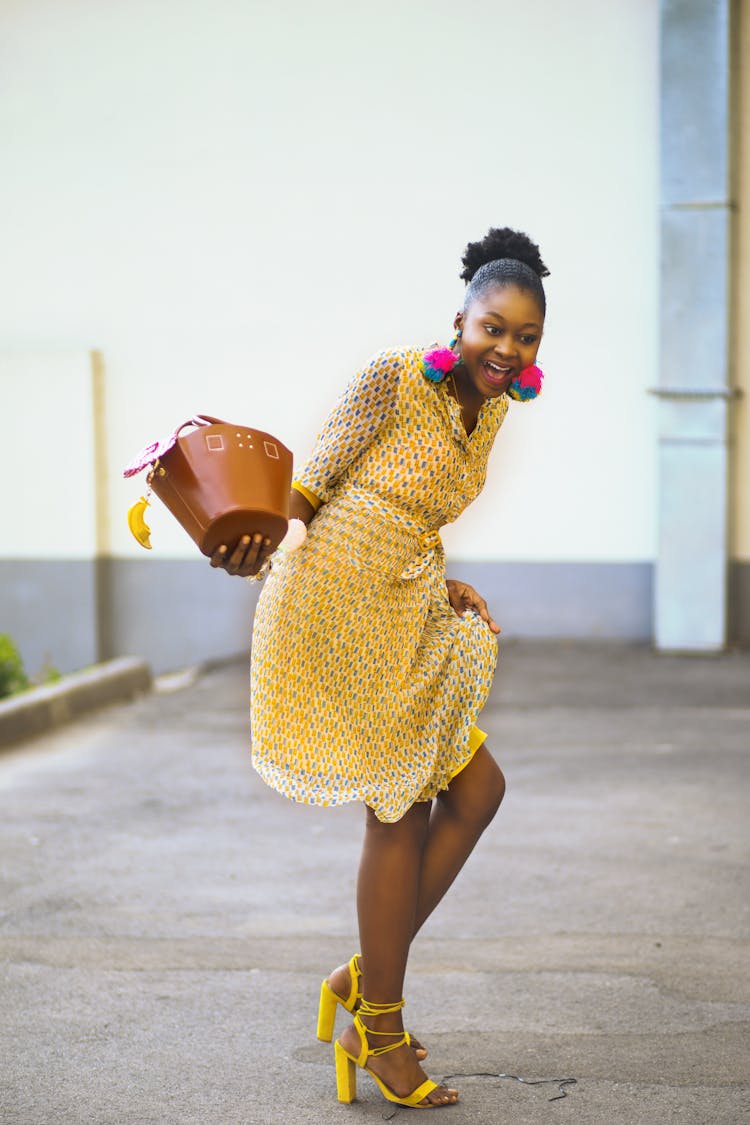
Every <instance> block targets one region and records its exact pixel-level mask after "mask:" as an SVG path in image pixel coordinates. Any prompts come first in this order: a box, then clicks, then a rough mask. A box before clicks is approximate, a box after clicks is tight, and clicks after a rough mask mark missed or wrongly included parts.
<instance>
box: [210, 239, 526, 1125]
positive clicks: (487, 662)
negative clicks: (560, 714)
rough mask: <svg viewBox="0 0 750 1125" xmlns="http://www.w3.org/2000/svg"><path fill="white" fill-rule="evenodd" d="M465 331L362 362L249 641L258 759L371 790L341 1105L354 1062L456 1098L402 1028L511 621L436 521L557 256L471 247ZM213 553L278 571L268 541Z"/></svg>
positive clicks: (496, 418)
mask: <svg viewBox="0 0 750 1125" xmlns="http://www.w3.org/2000/svg"><path fill="white" fill-rule="evenodd" d="M464 265H465V270H464V274H463V276H464V277H466V279H467V280H468V281H469V286H468V289H467V293H466V300H465V303H464V307H463V308H462V309H461V311H460V312H459V313H458V314H457V316H456V318H455V324H454V327H455V329H456V337H455V339H454V340H452V341H451V344H450V345H449V346H448V347H445V348H439V349H437V350H432V351H429V352H425V350H424V349H423V348H415V347H405V348H398V349H390V350H387V351H384V352H381V353H380V354H379V355H378V356H376V357H375V359H373V360H371V361H370V363H368V364H366V365H365V366H364V367H363V368H362V370H361V371H360V372H359V373H358V374H357V375H355V377H354V379H353V380H352V381H351V382H350V384H349V386H348V387H347V388H346V390H345V391H344V393H343V395H342V397H341V398H340V400H339V402H338V403H337V404H336V406H335V407H334V409H333V411H332V412H331V414H330V416H329V418H328V420H327V422H326V423H325V426H324V427H323V431H322V433H321V434H320V436H319V438H318V441H317V444H316V446H315V449H314V450H313V453H312V456H311V457H310V459H309V460H308V462H307V463H306V464H305V465H304V466H303V467H302V469H301V470H300V471H299V472H298V473H297V476H296V479H295V482H294V487H293V490H292V495H291V499H290V510H291V514H292V515H293V516H296V517H298V518H300V519H302V520H304V522H305V523H306V524H307V525H308V527H309V530H308V535H307V538H306V540H305V542H304V543H303V545H302V547H301V548H300V549H299V550H298V551H296V552H295V553H293V554H289V555H287V556H285V557H284V559H283V560H282V562H281V564H280V565H279V564H278V563H277V562H276V560H275V559H274V562H273V567H272V569H271V571H270V576H269V578H268V581H267V583H266V585H265V587H264V589H263V591H262V593H261V596H260V598H259V600H258V607H257V612H256V617H255V624H254V629H253V648H252V742H253V746H252V751H253V764H254V766H255V768H256V769H257V770H258V772H259V773H260V775H261V777H263V779H264V780H265V781H266V782H267V783H268V784H269V785H271V786H272V787H273V788H274V789H277V790H278V791H279V792H281V793H283V794H285V795H286V796H288V797H290V798H291V799H293V800H295V801H301V802H305V803H308V804H318V805H337V804H341V803H343V802H346V801H355V800H357V801H361V802H362V803H363V804H364V805H365V809H366V828H365V843H364V850H363V854H362V861H361V865H360V871H359V885H358V895H357V908H358V914H359V925H360V939H361V943H362V945H361V948H362V953H361V955H355V956H354V957H353V958H352V959H351V960H350V962H349V964H348V965H342V966H341V967H340V968H339V969H337V970H335V971H334V972H333V973H332V974H331V975H330V976H329V977H328V978H327V979H326V980H325V981H324V982H323V988H322V992H321V1003H320V1013H319V1019H318V1035H319V1037H321V1038H323V1039H330V1038H331V1037H332V1033H333V1024H334V1018H335V1013H336V1007H337V1005H341V1006H342V1007H344V1008H345V1009H346V1010H347V1011H349V1012H352V1013H354V1023H353V1025H352V1026H351V1027H349V1028H348V1029H347V1030H345V1031H344V1032H343V1034H342V1035H341V1037H340V1039H339V1040H338V1042H337V1044H336V1076H337V1084H338V1093H339V1098H340V1100H342V1101H351V1100H352V1098H353V1096H354V1094H355V1076H356V1070H355V1064H358V1065H359V1066H363V1067H365V1068H366V1069H367V1070H368V1071H369V1073H370V1074H371V1075H372V1076H373V1078H374V1079H375V1081H376V1082H377V1083H378V1085H379V1087H380V1089H381V1090H382V1092H383V1093H384V1095H385V1096H386V1098H388V1099H389V1100H390V1101H395V1102H399V1103H402V1104H405V1105H421V1106H424V1107H428V1106H432V1107H435V1106H440V1105H447V1104H451V1103H453V1102H455V1101H456V1099H457V1094H456V1092H455V1091H454V1090H451V1089H448V1088H447V1087H445V1086H440V1085H436V1084H435V1083H434V1082H431V1081H430V1080H429V1079H427V1078H426V1076H425V1073H424V1071H423V1070H422V1068H421V1066H420V1062H421V1060H422V1058H423V1057H424V1053H425V1052H424V1050H423V1048H421V1046H419V1045H418V1043H417V1042H416V1040H413V1039H412V1038H411V1037H410V1036H409V1035H408V1034H407V1033H406V1032H405V1031H404V1028H403V1023H402V1016H401V1009H402V1007H403V1000H402V999H401V992H402V987H403V980H404V973H405V969H406V962H407V957H408V953H409V947H410V944H411V941H412V939H413V937H414V935H415V934H416V932H417V931H418V930H419V929H420V927H421V926H422V924H423V922H424V921H425V920H426V919H427V918H428V917H429V915H430V914H431V913H432V911H433V910H434V909H435V907H436V906H437V905H438V903H439V902H440V901H441V899H442V898H443V896H444V895H445V893H446V891H447V890H448V888H449V887H450V885H451V883H452V882H453V880H454V879H455V877H456V875H457V874H458V872H459V871H460V870H461V868H462V867H463V865H464V863H465V862H466V860H467V859H468V857H469V855H470V854H471V852H472V850H473V848H474V846H475V844H476V842H477V840H478V839H479V837H480V836H481V834H482V832H483V831H484V829H485V828H486V827H487V825H488V824H489V823H490V821H491V820H492V818H493V817H494V815H495V813H496V812H497V809H498V807H499V805H500V802H501V800H502V797H503V793H504V788H505V782H504V778H503V774H502V772H501V770H500V768H499V766H498V765H497V763H496V762H495V759H494V757H493V756H492V754H491V753H490V751H489V749H488V748H487V745H486V735H485V734H484V732H483V731H482V730H481V729H480V728H479V726H478V725H477V719H478V716H479V714H480V712H481V709H482V707H483V706H484V703H485V700H486V698H487V694H488V692H489V689H490V685H491V683H492V677H493V674H494V670H495V664H496V660H497V634H498V633H499V632H500V628H499V626H498V625H497V623H496V622H495V621H494V619H493V617H492V615H491V613H490V611H489V608H488V606H487V603H486V602H485V600H484V598H482V597H481V595H480V594H479V593H477V591H476V590H474V589H473V588H472V587H471V586H469V585H467V584H466V583H464V582H461V581H457V580H454V579H447V578H446V574H445V558H444V554H443V549H442V544H441V541H440V534H439V531H440V528H441V527H443V526H444V525H445V524H447V523H450V522H452V521H453V520H455V519H456V518H457V517H458V516H459V515H460V514H461V512H462V511H463V510H464V508H466V506H467V505H468V504H470V503H471V502H472V500H473V499H474V498H475V497H476V496H477V495H478V494H479V492H480V491H481V490H482V487H483V485H484V482H485V477H486V471H487V458H488V456H489V453H490V450H491V448H492V444H493V442H494V440H495V436H496V434H497V432H498V430H499V428H500V426H501V424H502V423H503V421H504V419H505V417H506V415H507V413H508V409H509V400H510V398H511V397H515V398H517V399H521V400H522V401H523V400H524V399H526V398H529V397H533V395H535V394H536V393H537V392H538V390H539V388H540V386H541V373H540V372H539V371H538V368H536V367H535V366H534V361H535V360H536V355H537V350H538V348H539V343H540V340H541V337H542V331H543V328H544V309H545V302H544V292H543V290H542V285H541V280H540V278H541V276H543V275H544V274H546V272H547V271H546V267H545V266H544V263H543V262H542V261H541V259H540V258H539V252H538V250H537V248H536V247H535V246H534V244H533V243H532V242H531V241H530V240H529V239H528V238H527V237H526V236H525V235H522V234H519V233H517V232H515V231H509V230H507V229H506V230H492V231H490V232H489V234H488V236H487V237H486V238H485V239H483V240H482V242H481V243H472V244H470V246H469V247H467V251H466V255H465V257H464ZM255 531H256V529H254V528H248V535H247V536H246V537H244V539H243V540H242V541H241V542H240V543H239V544H238V545H237V546H236V547H232V546H231V545H227V546H226V547H224V548H221V549H220V550H219V551H217V553H216V555H215V556H214V558H213V559H212V563H213V565H214V566H220V567H223V568H224V569H226V570H227V571H228V572H229V573H231V574H244V575H247V576H255V575H257V574H259V573H261V574H262V573H263V572H264V571H267V570H268V554H269V552H268V550H267V549H266V547H265V545H264V544H263V542H262V537H261V536H257V535H254V534H253V532H255Z"/></svg>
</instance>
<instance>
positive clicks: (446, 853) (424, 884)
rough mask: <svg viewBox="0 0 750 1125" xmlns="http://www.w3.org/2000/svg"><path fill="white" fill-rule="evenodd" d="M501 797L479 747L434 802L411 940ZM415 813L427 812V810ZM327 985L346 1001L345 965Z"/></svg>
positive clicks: (493, 766) (497, 777)
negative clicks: (344, 997) (329, 984)
mask: <svg viewBox="0 0 750 1125" xmlns="http://www.w3.org/2000/svg"><path fill="white" fill-rule="evenodd" d="M504 793H505V778H504V777H503V773H502V770H501V769H500V767H499V766H498V765H497V763H496V762H495V759H494V758H493V757H492V755H491V754H490V752H489V750H488V749H487V746H486V745H482V746H480V747H479V749H478V750H477V751H476V753H475V754H474V757H473V758H472V759H471V761H470V762H469V764H468V765H467V766H466V768H465V769H463V770H462V771H461V773H459V774H458V775H457V776H456V777H455V778H454V779H453V781H452V782H451V783H450V785H449V787H448V789H445V790H443V791H442V792H441V793H440V794H439V796H438V797H437V798H436V800H435V802H434V805H433V809H432V814H431V816H430V821H429V825H428V826H427V835H426V839H425V842H424V846H423V851H422V862H421V868H420V872H419V884H418V891H417V896H416V910H415V915H414V929H413V931H412V935H411V936H412V937H414V935H415V934H416V933H417V931H418V930H419V929H420V928H421V926H422V925H423V924H424V922H425V921H426V919H427V918H429V916H430V914H432V912H433V910H434V909H435V907H436V906H437V905H438V903H439V902H440V900H441V899H442V898H443V896H444V895H445V893H446V891H447V890H448V889H449V887H450V886H451V884H452V883H453V881H454V880H455V878H456V876H457V875H458V873H459V871H460V870H461V868H462V867H463V866H464V864H465V863H466V861H467V859H468V858H469V856H470V855H471V853H472V851H473V850H474V848H475V846H476V844H477V841H478V840H479V837H480V836H481V835H482V833H483V831H484V829H485V828H486V827H487V825H488V824H489V823H490V822H491V821H492V819H493V817H494V815H495V813H496V812H497V810H498V808H499V807H500V803H501V801H502V799H503V795H504ZM416 807H420V808H422V809H426V808H427V807H428V806H427V805H422V806H415V808H416ZM423 815H424V814H423ZM363 858H364V857H363ZM363 954H364V950H363ZM364 961H365V957H364V956H363V962H364ZM329 979H330V982H331V987H332V988H334V990H335V991H337V992H339V994H340V995H341V996H346V995H347V993H348V991H349V970H348V967H347V966H346V965H342V966H340V967H339V968H338V969H336V970H335V971H334V972H333V973H332V974H331V976H330V978H329ZM368 999H369V996H368Z"/></svg>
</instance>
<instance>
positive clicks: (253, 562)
mask: <svg viewBox="0 0 750 1125" xmlns="http://www.w3.org/2000/svg"><path fill="white" fill-rule="evenodd" d="M270 553H271V540H270V539H264V537H263V536H262V535H261V533H260V532H259V531H256V532H255V534H254V535H243V536H242V538H241V539H239V540H238V542H237V544H236V545H235V546H234V548H233V549H232V550H231V551H230V549H229V547H227V546H226V545H222V546H220V547H217V548H216V550H215V551H214V553H213V554H212V555H211V566H215V567H221V568H222V569H223V570H225V571H226V572H227V574H232V575H238V576H239V577H240V578H246V577H248V575H251V574H257V572H258V571H259V570H260V568H261V567H262V565H263V563H264V562H265V561H266V559H267V558H268V556H269V554H270Z"/></svg>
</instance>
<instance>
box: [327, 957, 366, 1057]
mask: <svg viewBox="0 0 750 1125" xmlns="http://www.w3.org/2000/svg"><path fill="white" fill-rule="evenodd" d="M359 958H360V954H359V953H355V954H354V956H353V957H352V959H351V961H350V962H349V981H350V983H349V995H348V996H347V998H346V1000H344V999H342V997H341V996H339V994H338V993H337V992H334V991H333V989H332V988H331V986H330V984H329V983H328V980H327V979H326V980H324V981H323V983H322V984H321V986H320V1004H319V1005H318V1039H322V1040H323V1042H324V1043H330V1042H331V1040H332V1039H333V1025H334V1023H335V1022H336V1005H337V1004H340V1005H341V1007H342V1008H345V1009H346V1011H347V1012H353V1011H354V1009H355V1008H356V1006H357V1000H361V999H362V993H361V992H360V990H359V981H360V978H361V976H362V969H361V967H360V964H359Z"/></svg>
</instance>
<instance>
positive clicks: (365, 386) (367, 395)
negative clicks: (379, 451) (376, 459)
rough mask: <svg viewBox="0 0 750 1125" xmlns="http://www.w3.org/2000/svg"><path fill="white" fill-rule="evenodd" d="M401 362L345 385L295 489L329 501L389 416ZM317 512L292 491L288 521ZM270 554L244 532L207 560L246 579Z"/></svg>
mask: <svg viewBox="0 0 750 1125" xmlns="http://www.w3.org/2000/svg"><path fill="white" fill-rule="evenodd" d="M402 362H403V358H402V355H401V353H399V352H398V351H386V352H381V353H380V354H379V355H377V356H375V358H374V359H373V360H371V361H370V362H369V363H368V364H367V365H366V366H365V367H363V368H362V370H361V371H358V372H357V374H356V375H355V376H354V378H353V379H352V380H351V381H350V382H349V384H348V386H347V387H346V389H345V391H344V393H343V394H342V395H341V397H340V398H339V400H338V402H337V403H336V405H335V406H334V408H333V410H332V411H331V413H330V414H329V416H328V418H327V419H326V422H325V424H324V426H323V429H322V431H321V433H320V435H319V437H318V440H317V441H316V443H315V448H314V449H313V451H312V454H311V456H310V458H309V460H308V461H307V463H306V464H305V465H303V467H302V469H301V470H300V472H299V473H295V477H294V479H295V483H298V484H300V485H302V487H303V489H304V490H305V491H306V492H307V493H309V494H311V495H312V496H313V497H315V498H317V499H318V500H319V502H320V503H325V502H326V500H328V498H329V496H330V494H331V491H332V489H333V488H334V486H335V484H336V482H337V480H338V479H339V477H340V476H341V474H342V473H343V472H344V471H345V470H346V469H347V468H348V466H349V465H350V464H351V463H352V461H354V460H355V459H356V458H357V457H358V456H359V455H360V454H361V453H362V452H363V451H364V450H365V449H366V448H367V446H368V445H369V444H370V442H371V441H372V440H373V438H374V437H375V435H376V434H377V433H378V432H379V431H380V430H381V429H382V427H383V426H384V425H385V423H386V421H387V419H388V418H389V417H390V416H391V414H392V412H393V410H394V408H395V405H396V398H397V394H398V380H399V374H400V371H401V364H402ZM316 511H317V508H316V507H315V505H314V504H312V503H311V502H310V500H308V499H307V497H306V496H304V495H303V494H302V492H300V491H299V490H298V489H296V488H293V489H292V490H291V494H290V498H289V516H290V518H292V519H300V520H302V522H303V523H304V524H309V523H310V521H311V520H312V518H313V516H314V515H315V512H316ZM272 554H273V548H272V546H271V543H270V541H269V540H268V539H265V540H264V538H263V536H262V535H261V534H260V533H258V532H252V531H248V534H247V535H243V537H242V538H241V539H240V540H239V542H238V543H237V545H236V546H235V547H234V548H233V549H232V550H230V547H229V546H221V547H218V548H217V550H216V551H215V552H214V554H213V555H212V556H211V566H214V567H220V568H221V569H222V570H226V572H227V574H236V575H239V576H240V577H242V578H248V577H250V576H252V575H255V574H257V573H258V571H259V570H260V569H261V567H262V566H263V565H264V563H265V562H266V561H267V559H268V558H269V557H270V556H271V555H272Z"/></svg>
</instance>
